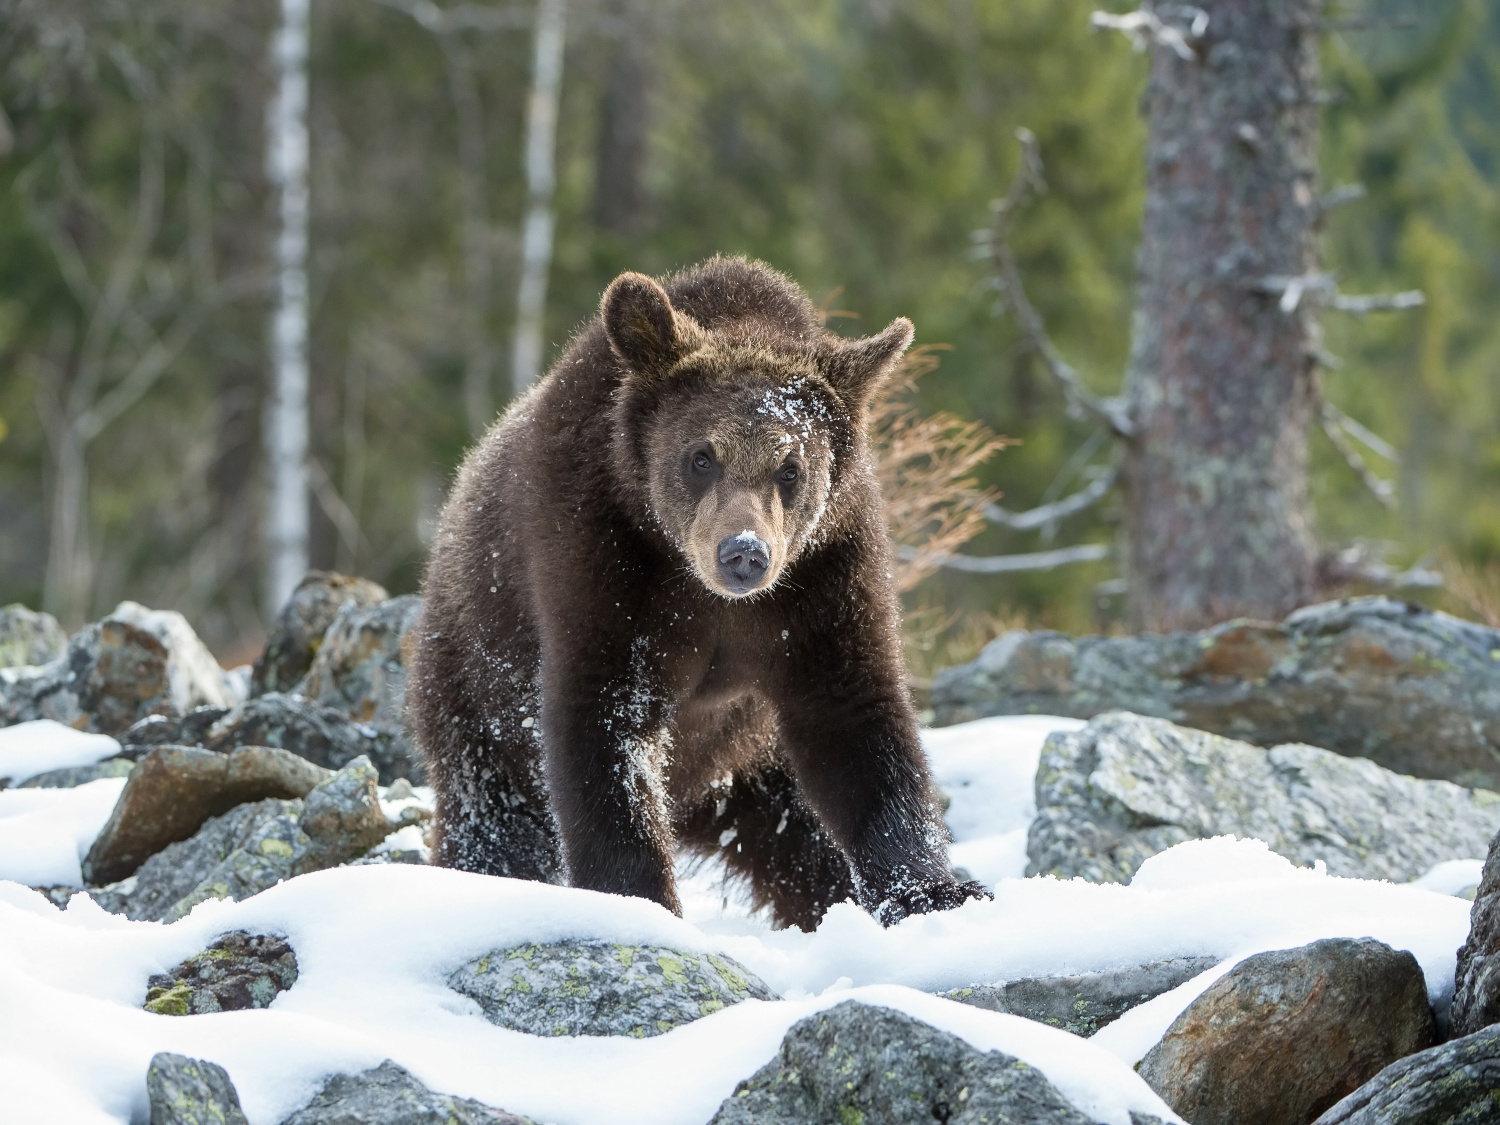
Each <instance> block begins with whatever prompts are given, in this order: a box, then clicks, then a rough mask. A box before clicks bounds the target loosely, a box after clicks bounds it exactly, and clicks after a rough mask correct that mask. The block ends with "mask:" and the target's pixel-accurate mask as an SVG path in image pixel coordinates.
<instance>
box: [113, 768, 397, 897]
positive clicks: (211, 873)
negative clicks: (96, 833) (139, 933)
mask: <svg viewBox="0 0 1500 1125" xmlns="http://www.w3.org/2000/svg"><path fill="white" fill-rule="evenodd" d="M309 808H311V809H312V810H313V813H312V815H311V816H307V815H305V814H306V813H307V810H308V809H309ZM377 823H379V824H383V825H384V828H383V830H382V831H379V832H378V834H377V829H376V828H375V827H374V826H375V825H376V824H377ZM395 828H396V826H395V825H394V824H391V823H390V821H388V820H386V819H385V814H384V813H383V812H381V810H380V801H379V799H378V795H377V793H376V789H375V769H374V767H373V766H372V765H370V762H369V760H368V759H365V758H356V759H355V760H354V761H352V762H350V763H349V764H348V765H346V766H345V767H344V768H343V769H342V770H340V771H339V772H338V773H337V774H335V775H334V776H333V777H330V778H329V779H328V780H327V781H325V782H323V783H322V784H321V785H319V786H318V787H317V788H315V789H314V790H313V791H312V792H311V793H310V794H308V797H307V800H306V802H303V801H299V800H282V799H278V798H275V797H268V798H266V799H265V800H262V801H256V802H254V803H251V804H242V805H239V806H237V807H236V808H233V809H231V810H230V811H229V812H227V813H225V814H224V815H222V816H216V817H212V818H210V819H209V820H208V821H206V822H205V823H204V824H203V826H202V827H201V828H200V829H198V831H197V832H196V833H195V834H194V835H193V836H192V837H190V838H189V839H186V840H181V841H178V842H177V843H175V844H169V845H168V846H167V847H165V848H163V849H162V850H161V851H159V852H157V853H156V854H155V855H153V856H152V857H151V858H150V859H148V860H146V862H145V863H143V864H141V867H140V870H139V871H137V872H136V874H134V875H132V876H131V877H130V878H128V879H125V880H123V881H122V882H119V883H115V884H112V885H110V886H107V887H103V888H101V889H99V890H97V891H95V892H93V897H94V900H95V901H96V902H98V903H99V905H100V906H102V907H104V909H106V910H109V911H111V912H113V913H117V914H124V915H125V916H126V917H127V918H131V919H135V920H145V921H166V922H171V921H175V920H176V919H178V918H181V917H183V916H184V915H186V914H187V913H188V912H189V911H191V910H192V909H193V907H194V906H196V905H198V903H200V902H206V901H208V900H209V899H217V898H229V899H235V900H239V899H245V898H249V897H250V896H251V895H255V894H259V893H260V892H261V891H263V890H266V889H267V888H269V887H273V886H275V885H276V884H277V883H279V882H281V881H282V880H283V879H290V878H292V877H293V876H295V875H302V874H305V873H306V872H309V871H320V870H322V869H323V868H326V867H336V866H338V865H339V864H341V863H344V862H347V861H348V860H351V859H354V858H355V857H356V856H358V855H359V854H361V852H362V851H363V850H365V848H367V847H368V845H364V844H362V842H363V841H364V840H367V839H371V838H375V839H380V838H383V837H384V835H386V834H389V833H390V832H392V831H394V830H395Z"/></svg>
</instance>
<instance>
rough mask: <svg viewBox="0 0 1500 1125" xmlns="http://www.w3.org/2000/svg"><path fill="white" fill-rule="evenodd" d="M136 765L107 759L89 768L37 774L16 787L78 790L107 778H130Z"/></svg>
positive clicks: (122, 759) (65, 768) (72, 767)
mask: <svg viewBox="0 0 1500 1125" xmlns="http://www.w3.org/2000/svg"><path fill="white" fill-rule="evenodd" d="M133 769H135V763H134V762H132V761H131V760H130V759H129V758H105V759H104V760H103V761H102V762H94V763H92V764H90V765H87V766H65V767H63V768H62V769H59V770H47V771H46V772H44V773H39V774H35V775H33V776H32V777H29V778H27V779H26V780H25V781H23V782H21V784H20V785H18V786H16V788H17V789H77V788H78V787H79V786H80V785H87V784H88V783H89V782H91V781H98V780H100V779H101V778H106V777H129V776H130V771H131V770H133Z"/></svg>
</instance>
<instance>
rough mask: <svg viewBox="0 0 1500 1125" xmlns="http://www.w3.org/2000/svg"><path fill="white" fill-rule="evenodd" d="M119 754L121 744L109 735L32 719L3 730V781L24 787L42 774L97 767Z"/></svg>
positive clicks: (0, 735) (0, 773)
mask: <svg viewBox="0 0 1500 1125" xmlns="http://www.w3.org/2000/svg"><path fill="white" fill-rule="evenodd" d="M3 690H4V689H3V686H0V691H3ZM119 752H120V744H119V742H117V741H115V739H113V738H111V737H109V735H107V734H90V733H89V732H88V731H81V730H74V729H73V728H72V727H70V726H66V725H64V724H62V723H59V722H57V721H55V720H53V719H32V720H30V721H29V722H24V723H16V724H15V725H13V726H8V727H0V779H5V784H7V785H20V784H21V783H23V782H25V781H29V780H30V779H31V778H33V777H36V776H37V775H38V774H42V773H47V772H49V771H52V770H59V769H68V768H69V767H72V766H88V765H93V764H94V763H95V762H100V761H103V760H104V759H106V758H112V757H114V756H115V755H116V754H118V753H119ZM3 788H5V785H0V789H3Z"/></svg>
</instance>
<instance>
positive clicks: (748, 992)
mask: <svg viewBox="0 0 1500 1125" xmlns="http://www.w3.org/2000/svg"><path fill="white" fill-rule="evenodd" d="M448 987H449V988H451V989H453V990H454V991H455V992H458V993H460V994H461V995H464V996H468V997H470V998H471V999H473V1000H475V1001H477V1002H478V1004H479V1007H480V1009H481V1010H482V1011H483V1012H484V1018H485V1019H487V1020H489V1021H490V1023H492V1024H494V1025H496V1026H497V1027H508V1028H510V1029H511V1030H513V1031H524V1032H526V1033H527V1034H528V1035H632V1036H635V1037H636V1038H637V1039H643V1038H647V1037H649V1036H652V1035H662V1034H665V1033H666V1032H668V1031H671V1030H672V1029H673V1028H674V1027H677V1026H679V1025H681V1024H684V1023H688V1022H690V1021H692V1020H696V1019H701V1018H702V1017H704V1016H708V1015H712V1014H713V1013H714V1012H718V1011H722V1010H723V1009H724V1008H726V1007H728V1006H729V1005H730V1004H738V1003H739V1002H740V1001H741V1000H745V999H747V998H753V999H756V1000H777V999H779V997H778V996H777V995H776V994H775V993H774V992H772V991H771V990H770V989H769V988H767V987H766V985H765V982H764V981H762V980H761V979H760V978H758V977H757V976H756V975H755V974H754V973H752V972H751V971H750V970H749V969H747V968H745V967H744V966H743V965H740V964H736V963H735V962H734V961H732V960H730V959H729V958H727V957H721V956H719V955H718V954H714V953H707V954H698V953H687V952H684V951H682V950H680V949H666V948H663V947H660V946H640V945H622V944H620V943H618V942H603V941H565V942H551V943H547V944H528V945H518V946H513V947H512V948H510V949H496V950H492V951H491V952H489V953H486V954H484V956H482V957H476V958H474V959H472V960H470V961H467V962H465V963H464V964H463V965H461V966H459V968H457V969H455V970H454V971H453V972H452V973H451V974H449V976H448Z"/></svg>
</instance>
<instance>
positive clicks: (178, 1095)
mask: <svg viewBox="0 0 1500 1125" xmlns="http://www.w3.org/2000/svg"><path fill="white" fill-rule="evenodd" d="M146 1097H147V1099H148V1101H149V1102H150V1105H151V1125H246V1121H245V1114H244V1111H243V1110H241V1109H240V1096H239V1094H238V1093H237V1092H236V1091H235V1088H234V1083H233V1082H231V1081H230V1080H229V1074H228V1072H227V1071H225V1069H224V1068H223V1067H222V1066H219V1065H218V1064H217V1063H211V1062H207V1061H205V1060H203V1059H190V1058H188V1057H187V1056H186V1055H174V1054H171V1053H170V1052H167V1051H162V1052H160V1053H159V1054H156V1055H153V1056H152V1057H151V1065H150V1067H149V1068H148V1069H147V1071H146Z"/></svg>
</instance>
